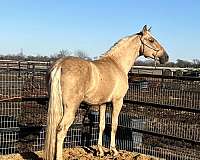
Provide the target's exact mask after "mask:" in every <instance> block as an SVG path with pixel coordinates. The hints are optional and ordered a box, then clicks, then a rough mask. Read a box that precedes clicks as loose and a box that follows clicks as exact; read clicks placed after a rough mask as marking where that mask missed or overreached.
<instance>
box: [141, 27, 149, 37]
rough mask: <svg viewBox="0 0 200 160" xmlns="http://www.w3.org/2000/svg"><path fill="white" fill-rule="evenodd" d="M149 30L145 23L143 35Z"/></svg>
mask: <svg viewBox="0 0 200 160" xmlns="http://www.w3.org/2000/svg"><path fill="white" fill-rule="evenodd" d="M147 31H148V29H147V25H145V26H144V27H143V29H142V34H143V35H144V34H146V33H147Z"/></svg>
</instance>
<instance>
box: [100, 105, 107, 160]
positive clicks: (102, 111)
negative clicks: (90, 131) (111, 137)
mask: <svg viewBox="0 0 200 160" xmlns="http://www.w3.org/2000/svg"><path fill="white" fill-rule="evenodd" d="M99 110H100V111H99V113H100V117H99V139H98V150H99V156H100V157H102V156H104V151H103V149H102V136H103V132H104V129H105V112H106V104H103V105H101V106H99Z"/></svg>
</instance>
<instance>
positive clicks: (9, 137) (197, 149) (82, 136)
mask: <svg viewBox="0 0 200 160" xmlns="http://www.w3.org/2000/svg"><path fill="white" fill-rule="evenodd" d="M8 66H9V67H8ZM17 67H18V68H17ZM46 76H47V68H45V67H44V66H42V65H38V66H37V65H35V64H31V63H24V64H23V63H17V64H16V65H13V66H12V67H11V65H10V64H9V65H4V66H3V69H0V142H1V143H0V154H10V153H16V152H20V153H21V152H32V151H37V150H42V149H43V147H44V140H45V129H46V120H47V110H48V105H47V103H48V99H47V89H46ZM129 82H130V84H129V90H128V92H127V94H126V96H125V102H126V103H124V105H123V107H122V111H121V113H120V116H119V125H118V130H117V135H116V143H117V146H118V148H119V149H123V150H130V151H136V152H141V153H144V154H150V155H154V156H156V157H162V158H165V159H169V160H195V159H200V146H199V144H200V111H199V109H200V108H199V106H200V80H199V78H184V77H181V78H180V77H179V78H176V77H166V76H152V75H151V76H150V75H137V74H135V75H134V76H133V75H130V78H129ZM83 106H84V105H82V108H84V107H83ZM82 108H80V109H79V110H78V112H77V113H76V117H75V121H74V123H73V125H72V126H71V127H70V129H69V131H68V133H67V134H66V138H65V141H64V147H76V146H91V145H96V144H97V141H98V131H99V129H98V125H99V113H98V109H94V108H91V109H89V110H88V109H87V107H85V108H86V109H82ZM111 111H112V105H110V104H109V105H108V108H107V112H106V129H105V131H104V135H103V144H104V145H105V146H106V147H109V143H110V131H111Z"/></svg>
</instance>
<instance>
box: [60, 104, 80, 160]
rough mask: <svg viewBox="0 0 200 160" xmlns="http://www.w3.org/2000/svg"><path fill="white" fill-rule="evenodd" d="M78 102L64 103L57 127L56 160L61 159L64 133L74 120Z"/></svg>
mask: <svg viewBox="0 0 200 160" xmlns="http://www.w3.org/2000/svg"><path fill="white" fill-rule="evenodd" d="M79 105H80V103H77V102H76V103H69V104H65V105H64V111H63V118H62V120H61V122H60V124H59V125H58V127H57V152H56V160H62V159H63V157H62V152H63V142H64V138H65V136H66V133H67V131H68V129H69V127H70V126H71V124H72V123H73V121H74V118H75V113H76V111H77V109H78V107H79Z"/></svg>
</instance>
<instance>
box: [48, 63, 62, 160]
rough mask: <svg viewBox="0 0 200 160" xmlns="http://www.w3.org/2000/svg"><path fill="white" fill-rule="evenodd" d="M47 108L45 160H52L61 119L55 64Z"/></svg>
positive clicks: (59, 74)
mask: <svg viewBox="0 0 200 160" xmlns="http://www.w3.org/2000/svg"><path fill="white" fill-rule="evenodd" d="M49 78H50V82H49V84H50V85H49V93H50V97H49V107H48V118H47V130H46V139H45V155H44V158H45V160H53V159H54V158H55V154H56V135H57V134H56V131H57V127H58V125H59V123H60V121H61V119H62V117H63V104H62V92H61V84H60V79H61V67H60V66H59V65H58V64H56V65H54V67H53V68H52V69H51V71H50V77H49Z"/></svg>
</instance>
